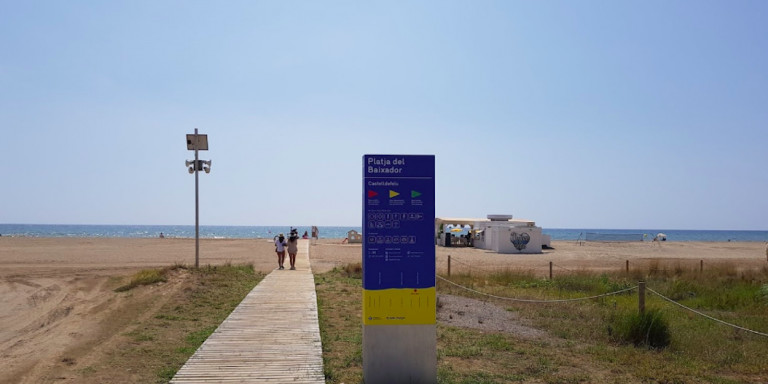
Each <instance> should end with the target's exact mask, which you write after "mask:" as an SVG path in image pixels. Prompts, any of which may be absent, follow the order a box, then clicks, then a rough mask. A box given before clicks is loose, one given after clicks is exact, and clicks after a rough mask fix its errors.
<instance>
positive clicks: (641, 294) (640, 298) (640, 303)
mask: <svg viewBox="0 0 768 384" xmlns="http://www.w3.org/2000/svg"><path fill="white" fill-rule="evenodd" d="M637 308H638V310H639V311H640V314H641V315H642V314H643V313H645V281H639V282H637Z"/></svg>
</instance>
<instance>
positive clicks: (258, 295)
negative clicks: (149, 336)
mask: <svg viewBox="0 0 768 384" xmlns="http://www.w3.org/2000/svg"><path fill="white" fill-rule="evenodd" d="M308 251H309V241H308V240H299V253H298V254H297V256H296V264H297V266H296V270H294V271H291V270H275V271H272V272H271V273H270V274H269V275H267V276H266V277H265V278H264V279H263V280H262V281H261V282H260V283H259V285H257V286H256V287H255V288H254V289H253V290H252V291H251V292H250V293H249V294H248V295H247V296H246V297H245V299H243V301H242V302H241V303H240V305H238V306H237V308H235V310H234V311H232V313H231V314H230V315H229V317H227V319H226V320H224V322H223V323H221V325H220V326H219V327H218V328H217V329H216V331H214V332H213V334H212V335H211V336H210V337H209V338H208V340H206V341H205V342H204V343H203V344H202V345H201V346H200V348H198V350H197V351H196V352H195V354H194V355H192V357H190V358H189V360H187V362H186V364H184V366H183V367H182V368H181V369H179V371H178V372H177V373H176V375H175V376H174V377H173V379H172V380H171V381H170V382H171V383H177V384H192V383H229V382H237V383H288V382H290V383H301V384H319V383H325V377H324V374H323V357H322V343H321V339H320V327H319V325H318V318H317V295H316V293H315V279H314V277H313V276H312V270H311V268H310V264H309V254H308Z"/></svg>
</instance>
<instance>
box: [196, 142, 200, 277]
mask: <svg viewBox="0 0 768 384" xmlns="http://www.w3.org/2000/svg"><path fill="white" fill-rule="evenodd" d="M197 143H198V140H197V128H195V268H200V199H199V198H198V182H197V179H198V177H197V173H198V171H199V170H198V169H197V168H198V164H197V161H198V160H197Z"/></svg>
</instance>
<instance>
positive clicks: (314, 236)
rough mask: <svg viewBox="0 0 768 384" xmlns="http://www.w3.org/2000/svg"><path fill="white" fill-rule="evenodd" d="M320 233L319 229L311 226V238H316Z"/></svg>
mask: <svg viewBox="0 0 768 384" xmlns="http://www.w3.org/2000/svg"><path fill="white" fill-rule="evenodd" d="M319 235H320V230H318V229H317V227H316V226H314V225H313V226H312V240H317V237H318V236H319Z"/></svg>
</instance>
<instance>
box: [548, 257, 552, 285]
mask: <svg viewBox="0 0 768 384" xmlns="http://www.w3.org/2000/svg"><path fill="white" fill-rule="evenodd" d="M549 279H550V280H552V262H551V261H550V262H549Z"/></svg>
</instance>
